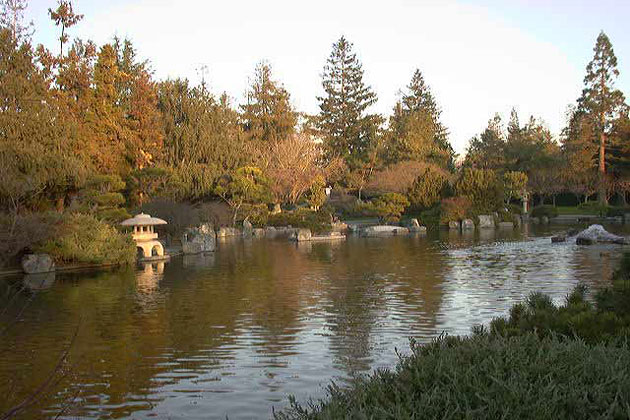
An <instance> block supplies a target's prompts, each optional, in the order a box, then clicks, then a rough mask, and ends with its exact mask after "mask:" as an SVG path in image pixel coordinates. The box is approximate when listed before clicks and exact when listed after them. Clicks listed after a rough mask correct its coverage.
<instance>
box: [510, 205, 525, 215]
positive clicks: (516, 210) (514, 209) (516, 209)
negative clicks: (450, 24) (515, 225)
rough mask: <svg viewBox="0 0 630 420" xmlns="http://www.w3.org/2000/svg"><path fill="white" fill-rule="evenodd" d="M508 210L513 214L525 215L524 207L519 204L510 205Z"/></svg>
mask: <svg viewBox="0 0 630 420" xmlns="http://www.w3.org/2000/svg"><path fill="white" fill-rule="evenodd" d="M508 210H509V211H510V213H512V214H523V206H522V205H518V204H510V205H508Z"/></svg>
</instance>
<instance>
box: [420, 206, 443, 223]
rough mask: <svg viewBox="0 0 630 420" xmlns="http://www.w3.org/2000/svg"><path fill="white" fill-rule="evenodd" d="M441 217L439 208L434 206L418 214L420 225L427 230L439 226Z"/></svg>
mask: <svg viewBox="0 0 630 420" xmlns="http://www.w3.org/2000/svg"><path fill="white" fill-rule="evenodd" d="M441 217H442V210H441V208H440V206H435V207H433V208H430V209H428V210H425V211H423V212H421V213H420V224H422V225H423V226H426V227H428V228H437V227H439V226H440V220H441Z"/></svg>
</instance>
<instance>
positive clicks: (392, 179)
mask: <svg viewBox="0 0 630 420" xmlns="http://www.w3.org/2000/svg"><path fill="white" fill-rule="evenodd" d="M429 168H433V166H432V165H430V164H427V163H425V162H417V161H413V160H405V161H401V162H396V163H394V164H391V165H389V166H387V167H385V168H383V169H381V170H378V171H376V172H374V174H373V175H372V177H371V178H370V180H369V181H368V183H367V185H366V186H365V192H366V194H367V195H369V196H373V195H379V194H385V193H388V192H395V193H399V194H407V192H408V191H409V189H410V188H411V186H412V185H413V182H414V181H415V180H416V179H417V178H418V177H419V176H421V175H422V174H423V173H425V171H428V170H429ZM435 170H436V171H439V170H440V169H438V168H435Z"/></svg>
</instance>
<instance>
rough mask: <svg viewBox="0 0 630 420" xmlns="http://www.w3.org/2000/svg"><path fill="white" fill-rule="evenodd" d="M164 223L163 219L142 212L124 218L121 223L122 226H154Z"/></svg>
mask: <svg viewBox="0 0 630 420" xmlns="http://www.w3.org/2000/svg"><path fill="white" fill-rule="evenodd" d="M165 224H167V223H166V221H165V220H162V219H160V218H157V217H151V216H150V215H148V214H144V213H140V214H136V215H135V216H134V217H132V218H131V219H127V220H124V221H123V222H122V223H121V225H123V226H155V225H165Z"/></svg>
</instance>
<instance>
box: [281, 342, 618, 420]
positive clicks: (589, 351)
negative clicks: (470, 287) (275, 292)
mask: <svg viewBox="0 0 630 420" xmlns="http://www.w3.org/2000/svg"><path fill="white" fill-rule="evenodd" d="M411 350H412V352H411V355H410V356H406V357H402V358H401V360H400V362H399V363H398V365H397V366H396V369H395V370H394V371H389V370H386V369H382V370H377V371H376V372H375V373H374V374H372V375H371V376H370V377H367V378H359V379H357V380H356V381H354V382H353V383H352V385H351V387H350V388H349V389H343V388H341V387H339V386H338V385H336V384H332V385H331V386H329V387H328V398H327V400H326V401H310V402H308V403H306V404H305V405H301V404H298V403H297V402H296V401H295V399H292V400H291V407H290V408H288V409H287V410H285V411H283V412H281V413H278V414H277V415H276V418H278V419H333V418H335V419H337V418H346V419H350V418H387V419H399V418H427V419H432V418H443V417H445V414H446V413H448V415H449V416H451V417H453V418H485V419H498V418H520V419H548V418H553V419H590V418H599V417H604V416H611V417H618V418H623V417H625V416H626V411H625V410H626V407H627V405H628V404H629V403H630V401H629V397H628V395H629V392H630V376H629V374H630V369H629V368H628V363H629V362H630V352H629V351H628V350H629V348H628V344H626V343H620V344H619V346H618V347H615V346H606V345H601V344H600V345H596V346H589V345H587V344H586V343H584V342H582V341H579V340H578V341H568V342H567V341H563V340H562V339H560V338H558V337H555V336H552V337H548V338H544V339H539V338H538V337H536V336H535V335H534V334H525V335H522V336H517V337H510V338H502V337H498V338H497V337H491V336H489V335H488V334H484V333H479V334H477V335H474V336H473V337H471V338H458V337H448V336H442V337H440V338H438V339H435V340H434V341H433V342H431V343H430V344H428V345H424V346H421V345H418V344H416V343H415V342H412V346H411Z"/></svg>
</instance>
